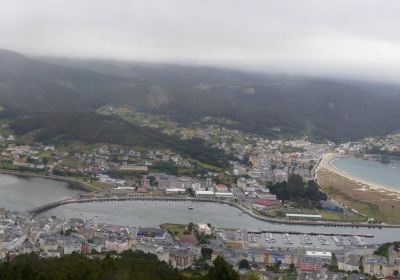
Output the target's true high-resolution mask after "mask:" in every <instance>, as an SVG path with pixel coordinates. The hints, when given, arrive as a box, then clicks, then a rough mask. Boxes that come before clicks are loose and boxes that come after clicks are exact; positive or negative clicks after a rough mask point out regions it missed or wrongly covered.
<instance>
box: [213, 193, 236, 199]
mask: <svg viewBox="0 0 400 280" xmlns="http://www.w3.org/2000/svg"><path fill="white" fill-rule="evenodd" d="M215 197H216V198H233V193H231V192H215Z"/></svg>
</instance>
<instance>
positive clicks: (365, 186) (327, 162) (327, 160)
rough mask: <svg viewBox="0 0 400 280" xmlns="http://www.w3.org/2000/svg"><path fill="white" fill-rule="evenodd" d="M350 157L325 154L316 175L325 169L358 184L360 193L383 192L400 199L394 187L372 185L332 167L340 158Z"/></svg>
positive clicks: (399, 193)
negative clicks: (368, 191)
mask: <svg viewBox="0 0 400 280" xmlns="http://www.w3.org/2000/svg"><path fill="white" fill-rule="evenodd" d="M346 157H348V156H347V155H343V154H336V153H326V154H324V156H323V157H322V160H321V161H320V163H319V165H318V167H317V169H316V174H318V170H319V169H320V168H325V169H327V170H329V171H331V172H334V173H336V174H338V175H340V176H343V177H345V178H346V179H348V180H350V181H352V182H354V183H356V184H357V185H359V186H360V189H359V190H360V191H367V190H374V191H377V192H382V193H385V194H390V195H393V196H395V197H397V198H399V199H400V191H399V190H397V189H394V188H392V187H389V186H382V185H378V184H375V183H371V182H368V181H365V180H363V179H361V178H358V177H355V176H352V175H351V174H348V173H347V172H344V171H343V170H340V169H338V168H336V167H335V166H333V165H332V162H333V161H334V160H336V159H339V158H346Z"/></svg>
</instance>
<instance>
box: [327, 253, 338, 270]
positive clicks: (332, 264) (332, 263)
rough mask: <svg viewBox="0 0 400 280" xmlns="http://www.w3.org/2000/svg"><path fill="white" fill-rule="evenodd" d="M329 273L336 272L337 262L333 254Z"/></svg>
mask: <svg viewBox="0 0 400 280" xmlns="http://www.w3.org/2000/svg"><path fill="white" fill-rule="evenodd" d="M329 270H330V271H338V270H339V267H338V262H337V257H336V254H335V253H332V259H331V265H330V266H329Z"/></svg>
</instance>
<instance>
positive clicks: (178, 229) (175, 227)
mask: <svg viewBox="0 0 400 280" xmlns="http://www.w3.org/2000/svg"><path fill="white" fill-rule="evenodd" d="M160 227H161V228H162V229H163V230H165V231H168V232H169V233H170V234H171V235H172V237H173V238H174V239H180V238H181V237H183V236H185V235H186V234H185V231H186V225H182V224H162V225H161V226H160Z"/></svg>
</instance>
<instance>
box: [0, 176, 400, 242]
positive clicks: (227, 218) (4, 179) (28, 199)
mask: <svg viewBox="0 0 400 280" xmlns="http://www.w3.org/2000/svg"><path fill="white" fill-rule="evenodd" d="M79 193H81V191H80V190H76V189H71V188H70V187H69V186H68V184H67V183H64V182H58V181H53V180H48V179H41V178H22V177H15V176H8V175H0V207H4V208H8V209H10V210H18V211H24V210H27V209H31V208H33V207H36V206H39V205H41V204H44V203H48V202H51V201H56V200H60V199H62V198H66V197H70V196H73V195H76V194H79ZM189 206H193V208H194V209H193V210H190V209H188V207H189ZM43 215H56V216H62V217H68V218H72V217H75V218H84V219H89V218H90V219H95V220H96V221H97V222H104V223H109V224H121V225H134V226H158V225H160V224H162V223H167V222H168V223H189V222H202V223H211V224H212V225H215V226H218V227H227V228H246V229H248V230H259V229H262V230H266V231H288V232H290V231H296V232H305V233H307V232H324V233H337V234H349V233H352V234H373V235H374V236H375V237H374V238H367V239H366V241H367V242H368V243H381V242H387V241H394V240H398V239H400V229H397V228H396V229H392V228H383V229H379V228H374V229H372V228H353V227H332V226H300V225H283V224H282V225H280V224H271V223H267V222H263V221H259V220H257V219H254V218H252V217H250V216H248V215H246V214H243V213H242V212H241V211H240V210H238V209H236V208H234V207H231V206H227V205H222V204H215V203H194V202H163V201H154V202H153V201H124V202H96V203H82V204H68V205H63V206H60V207H57V208H54V209H51V210H48V211H47V212H44V213H43Z"/></svg>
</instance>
